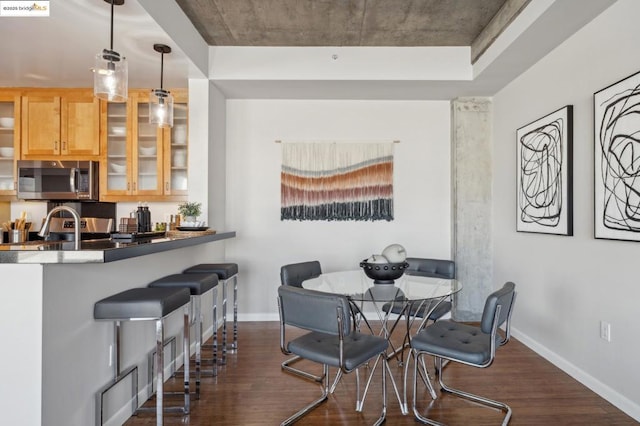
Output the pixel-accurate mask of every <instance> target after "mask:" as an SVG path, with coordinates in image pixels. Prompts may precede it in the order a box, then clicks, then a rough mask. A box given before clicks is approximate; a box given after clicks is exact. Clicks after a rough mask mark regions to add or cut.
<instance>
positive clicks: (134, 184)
mask: <svg viewBox="0 0 640 426" xmlns="http://www.w3.org/2000/svg"><path fill="white" fill-rule="evenodd" d="M133 190H134V191H136V183H135V182H133Z"/></svg>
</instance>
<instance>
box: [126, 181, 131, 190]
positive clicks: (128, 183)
mask: <svg viewBox="0 0 640 426" xmlns="http://www.w3.org/2000/svg"><path fill="white" fill-rule="evenodd" d="M129 190H131V182H127V191H129Z"/></svg>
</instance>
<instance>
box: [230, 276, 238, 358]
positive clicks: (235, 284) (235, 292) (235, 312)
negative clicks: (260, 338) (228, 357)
mask: <svg viewBox="0 0 640 426" xmlns="http://www.w3.org/2000/svg"><path fill="white" fill-rule="evenodd" d="M231 349H232V350H233V351H234V352H235V351H237V350H238V275H237V274H236V275H234V276H233V343H232V344H231Z"/></svg>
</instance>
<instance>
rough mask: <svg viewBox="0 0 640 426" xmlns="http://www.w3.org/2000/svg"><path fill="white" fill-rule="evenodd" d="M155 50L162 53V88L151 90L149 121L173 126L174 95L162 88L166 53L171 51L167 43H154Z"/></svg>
mask: <svg viewBox="0 0 640 426" xmlns="http://www.w3.org/2000/svg"><path fill="white" fill-rule="evenodd" d="M153 50H155V51H156V52H158V53H160V88H159V89H153V90H151V95H150V96H149V123H151V124H155V125H157V126H158V127H173V96H171V93H169V91H168V90H164V89H163V88H162V78H163V75H164V54H165V53H171V48H170V47H169V46H167V45H165V44H154V45H153Z"/></svg>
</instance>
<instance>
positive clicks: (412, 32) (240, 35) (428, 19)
mask: <svg viewBox="0 0 640 426" xmlns="http://www.w3.org/2000/svg"><path fill="white" fill-rule="evenodd" d="M176 2H177V3H178V5H179V6H180V7H181V8H182V10H183V11H184V12H185V14H186V15H187V16H188V17H189V19H190V20H191V22H193V25H194V26H195V27H196V29H197V30H198V32H199V33H200V34H201V35H202V37H203V38H204V40H205V41H206V42H207V44H209V45H210V46H470V45H471V44H472V42H473V41H474V40H475V39H476V38H477V37H478V35H479V34H480V33H481V32H482V30H483V29H484V28H485V27H486V26H487V24H488V23H489V22H490V21H491V19H492V18H493V17H494V16H495V15H496V13H497V12H498V11H499V10H500V8H501V7H502V6H503V5H504V4H505V3H506V2H507V0H447V1H443V0H176ZM518 3H520V4H521V3H523V2H518ZM524 3H526V2H524Z"/></svg>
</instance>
